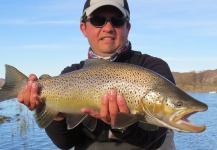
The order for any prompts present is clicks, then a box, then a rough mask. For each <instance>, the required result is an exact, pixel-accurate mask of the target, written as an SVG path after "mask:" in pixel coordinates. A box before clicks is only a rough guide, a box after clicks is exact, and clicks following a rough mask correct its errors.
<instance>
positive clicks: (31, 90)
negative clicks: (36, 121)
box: [18, 74, 42, 111]
mask: <svg viewBox="0 0 217 150" xmlns="http://www.w3.org/2000/svg"><path fill="white" fill-rule="evenodd" d="M36 80H38V78H37V76H36V75H34V74H30V75H29V82H28V83H27V85H26V86H25V87H24V88H23V90H22V91H21V92H20V93H19V95H18V101H19V102H20V103H23V104H24V105H26V107H28V109H29V110H31V111H32V110H35V109H36V108H37V107H38V106H39V104H40V103H42V100H41V98H40V97H39V95H38V84H37V83H36V82H34V81H36Z"/></svg>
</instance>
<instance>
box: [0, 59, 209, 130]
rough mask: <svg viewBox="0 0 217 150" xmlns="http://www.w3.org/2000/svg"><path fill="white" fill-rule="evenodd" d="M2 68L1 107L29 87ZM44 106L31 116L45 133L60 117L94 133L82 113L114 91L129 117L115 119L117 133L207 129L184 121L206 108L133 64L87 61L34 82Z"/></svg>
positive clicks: (21, 76) (10, 70) (22, 77)
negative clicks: (136, 128) (131, 128)
mask: <svg viewBox="0 0 217 150" xmlns="http://www.w3.org/2000/svg"><path fill="white" fill-rule="evenodd" d="M5 66H6V77H5V84H4V86H3V87H2V89H0V102H1V101H4V100H7V99H11V98H15V97H17V95H18V93H19V92H20V91H21V90H22V89H23V88H24V86H25V85H26V84H27V82H28V78H27V76H25V75H24V74H22V73H21V72H20V71H18V70H17V69H16V68H14V67H12V66H9V65H5ZM36 82H38V84H39V89H40V90H39V95H40V97H41V99H42V100H43V102H44V103H43V104H42V105H41V106H40V107H39V108H38V109H37V110H36V111H35V119H36V122H37V124H38V125H39V127H41V128H45V127H47V126H48V125H49V124H50V123H51V122H52V120H53V119H54V118H55V117H56V116H57V114H58V113H59V112H62V113H65V114H66V122H67V125H68V129H72V128H74V127H76V126H77V125H78V124H79V123H83V124H84V125H85V126H86V127H87V128H89V129H90V130H94V129H95V126H96V123H97V121H96V119H95V118H92V117H91V116H89V115H87V114H83V113H81V109H82V108H84V107H86V108H91V109H94V110H97V111H99V109H100V105H101V100H102V96H103V94H105V93H106V92H108V91H109V90H110V89H116V91H117V93H120V94H123V96H124V97H125V100H126V102H127V105H128V107H129V109H130V113H129V114H125V113H118V114H117V115H116V119H115V124H114V127H115V128H123V127H127V126H129V125H132V124H133V123H136V122H140V123H139V125H140V127H141V128H143V129H146V130H152V131H153V130H157V129H158V128H159V126H160V127H166V128H170V129H173V130H177V131H181V132H203V131H204V130H205V129H206V126H205V125H201V126H198V125H195V124H194V123H192V122H190V121H189V120H188V117H189V116H190V115H192V114H194V113H196V112H200V111H205V110H207V109H208V106H207V105H206V104H204V103H202V102H200V101H198V100H196V99H194V98H193V97H191V96H190V95H188V94H187V93H185V92H184V91H182V90H181V89H179V88H178V87H177V86H176V85H174V84H173V83H171V82H170V81H168V80H167V79H166V78H164V77H162V76H161V75H159V74H157V73H155V72H153V71H150V70H148V69H145V68H143V67H139V66H135V65H132V64H125V63H117V62H109V61H106V60H102V59H88V60H86V61H85V64H84V67H83V68H82V69H80V70H76V71H73V72H70V73H67V74H64V75H60V76H56V77H48V76H43V77H42V78H41V79H39V80H38V81H36Z"/></svg>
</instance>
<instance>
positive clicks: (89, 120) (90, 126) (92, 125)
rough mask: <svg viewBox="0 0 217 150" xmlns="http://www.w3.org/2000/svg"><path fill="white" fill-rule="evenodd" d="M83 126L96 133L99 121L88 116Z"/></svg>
mask: <svg viewBox="0 0 217 150" xmlns="http://www.w3.org/2000/svg"><path fill="white" fill-rule="evenodd" d="M82 123H83V125H84V126H85V127H87V128H88V129H89V130H90V131H94V130H95V128H96V125H97V119H96V118H93V117H91V116H90V115H87V116H86V117H85V118H84V120H83V121H82Z"/></svg>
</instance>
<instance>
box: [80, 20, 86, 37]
mask: <svg viewBox="0 0 217 150" xmlns="http://www.w3.org/2000/svg"><path fill="white" fill-rule="evenodd" d="M80 30H81V32H82V33H83V35H84V36H85V37H87V32H86V24H85V23H83V22H82V23H81V24H80Z"/></svg>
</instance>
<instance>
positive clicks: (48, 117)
mask: <svg viewBox="0 0 217 150" xmlns="http://www.w3.org/2000/svg"><path fill="white" fill-rule="evenodd" d="M58 113H59V112H58V111H56V110H54V109H52V108H49V107H47V106H46V105H45V104H44V103H43V104H41V106H40V107H39V108H38V109H36V110H35V115H34V117H35V120H36V123H37V124H38V126H39V127H40V128H46V127H47V126H48V125H49V124H50V123H51V122H52V121H53V120H54V118H55V117H56V116H57V115H58Z"/></svg>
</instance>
